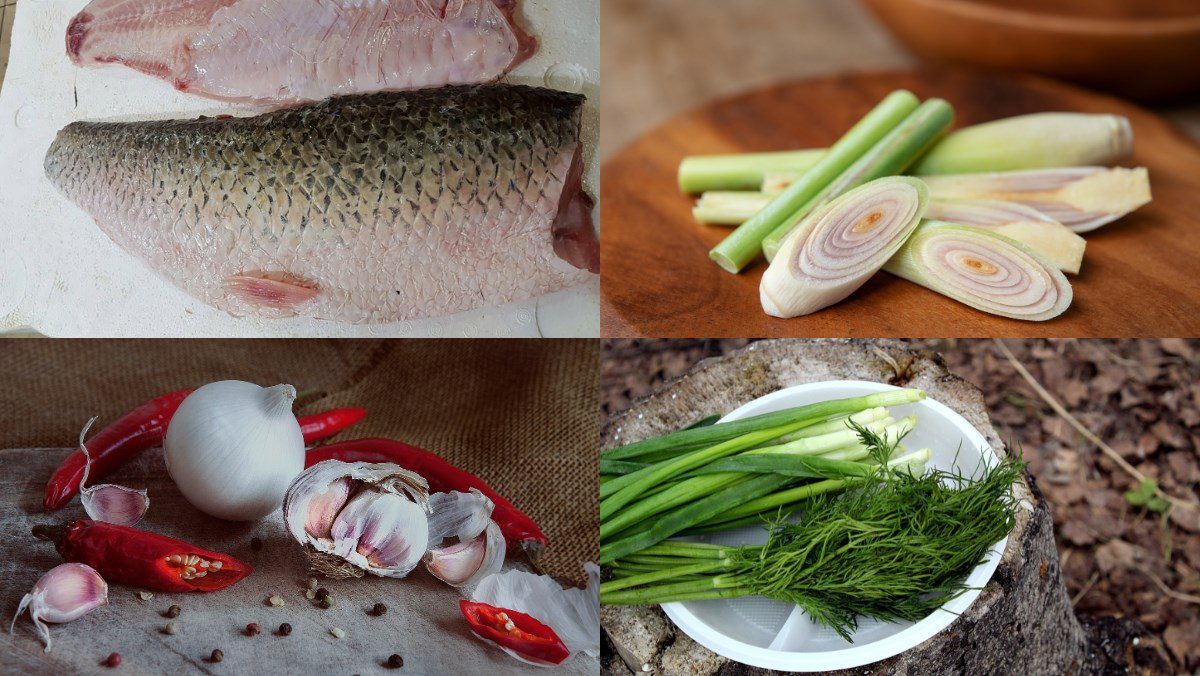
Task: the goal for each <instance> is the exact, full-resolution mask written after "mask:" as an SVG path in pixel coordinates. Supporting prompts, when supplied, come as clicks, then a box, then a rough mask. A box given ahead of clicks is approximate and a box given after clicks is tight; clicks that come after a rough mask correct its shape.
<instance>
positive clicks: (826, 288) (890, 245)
mask: <svg viewBox="0 0 1200 676" xmlns="http://www.w3.org/2000/svg"><path fill="white" fill-rule="evenodd" d="M928 204H929V191H928V189H926V187H925V184H924V183H923V182H922V181H921V180H920V179H916V178H912V177H907V176H889V177H887V178H881V179H877V180H874V181H871V182H870V183H866V184H864V185H862V186H860V187H858V188H855V189H854V190H851V191H849V192H847V193H846V194H844V195H842V196H841V197H839V198H837V199H835V200H833V201H832V202H830V203H829V204H826V205H825V206H823V207H821V208H820V209H818V210H817V211H815V212H814V213H813V214H812V215H811V216H809V217H808V218H806V219H805V220H804V221H803V222H802V223H801V224H800V225H799V226H797V227H796V229H795V230H794V231H793V232H792V233H791V234H790V235H788V237H787V239H785V240H784V241H783V244H782V245H781V247H780V249H779V253H778V254H777V255H776V256H775V258H774V260H773V261H772V262H771V265H770V267H768V268H767V271H766V273H765V274H764V275H763V278H762V283H761V284H760V285H759V298H760V300H761V302H762V307H763V311H764V312H766V313H767V314H769V315H771V316H774V317H782V318H789V317H798V316H800V315H806V314H810V313H812V312H816V311H817V310H821V309H824V308H826V307H829V306H830V305H833V304H834V303H837V302H840V301H841V300H843V299H845V298H846V297H847V296H849V295H850V294H851V293H853V292H854V291H855V290H857V289H858V288H859V287H860V286H862V285H863V283H864V282H866V281H867V279H868V278H870V277H871V275H873V274H875V273H876V272H878V271H879V269H880V268H881V267H882V266H883V264H884V263H886V262H887V261H888V259H889V258H891V257H892V256H893V254H895V253H896V251H897V250H899V249H900V247H901V246H902V245H903V244H904V242H905V240H907V239H908V237H909V235H911V234H912V232H913V231H914V230H915V229H916V227H917V225H918V224H919V223H920V221H921V215H922V214H923V213H924V211H925V208H926V207H927V206H928ZM831 253H832V255H831Z"/></svg>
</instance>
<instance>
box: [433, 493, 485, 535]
mask: <svg viewBox="0 0 1200 676" xmlns="http://www.w3.org/2000/svg"><path fill="white" fill-rule="evenodd" d="M429 508H430V509H431V510H432V512H433V513H432V514H431V515H430V516H429V544H430V545H431V546H434V547H436V546H438V545H440V544H442V541H443V540H445V539H446V538H457V539H458V540H460V541H466V540H472V539H474V538H475V537H476V536H478V535H479V534H480V533H482V532H483V531H484V529H485V528H487V525H488V524H489V523H491V520H492V508H493V505H492V501H491V500H489V499H488V497H487V496H486V495H484V494H483V493H481V492H480V491H479V490H478V489H475V488H472V489H471V491H470V492H469V493H461V492H459V491H453V492H450V493H434V494H433V495H431V496H429Z"/></svg>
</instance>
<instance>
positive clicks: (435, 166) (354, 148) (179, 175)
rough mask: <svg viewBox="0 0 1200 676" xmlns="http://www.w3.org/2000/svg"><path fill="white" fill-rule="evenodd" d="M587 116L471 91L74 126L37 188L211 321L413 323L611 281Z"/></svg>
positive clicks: (542, 100)
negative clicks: (75, 211) (207, 311)
mask: <svg viewBox="0 0 1200 676" xmlns="http://www.w3.org/2000/svg"><path fill="white" fill-rule="evenodd" d="M582 105H583V97H582V96H579V95H576V94H568V93H564V92H556V91H551V90H548V89H538V88H533V87H523V86H517V85H476V86H457V87H445V88H441V89H427V90H419V91H413V92H390V93H379V94H370V95H356V96H348V97H338V98H333V99H330V100H328V101H324V102H321V103H316V104H311V105H308V106H303V107H296V108H289V109H284V110H280V111H276V112H272V113H267V114H265V115H259V116H257V117H247V118H230V117H226V116H222V117H221V118H200V119H198V120H186V121H185V120H170V121H157V122H132V123H117V122H104V123H96V122H75V123H72V124H71V125H69V126H67V127H66V128H64V129H63V130H62V131H60V132H59V134H58V137H57V138H56V139H55V141H54V143H53V144H52V145H51V147H50V150H49V151H48V153H47V155H46V161H45V170H46V175H47V176H48V177H49V178H50V180H51V182H52V183H53V184H54V185H55V186H56V187H57V188H58V189H59V190H61V191H62V192H63V193H64V194H65V195H66V196H67V197H68V198H70V199H71V200H72V201H73V202H75V203H76V204H78V205H79V206H80V207H82V208H83V209H84V210H86V211H87V212H88V213H89V214H91V216H92V217H93V219H94V220H95V221H96V223H97V224H98V225H99V226H100V228H101V229H102V230H103V231H104V232H105V233H106V234H107V235H108V236H109V237H110V238H111V239H112V240H113V241H114V242H116V243H117V244H118V245H120V246H121V247H122V248H124V249H125V250H127V251H129V252H130V253H132V254H134V255H135V256H137V257H139V258H141V259H142V260H144V261H145V262H146V263H147V264H149V265H150V266H151V267H153V268H154V269H155V270H156V271H158V272H159V273H160V274H162V275H164V276H165V277H167V278H168V279H169V280H171V281H172V282H173V283H175V284H177V285H178V286H180V287H182V288H183V289H185V290H186V291H188V292H189V293H191V294H193V295H195V296H196V297H198V298H200V299H201V300H203V301H205V302H207V303H209V304H211V305H213V306H215V307H217V308H220V309H222V310H225V311H227V312H230V313H232V314H235V315H247V314H256V315H262V316H268V317H287V316H297V315H299V316H311V317H317V318H322V319H330V320H338V321H344V322H354V323H381V322H391V321H398V320H407V319H417V318H422V317H432V316H437V315H445V314H450V313H455V312H461V311H464V310H470V309H473V308H478V307H484V306H493V305H498V304H501V303H506V302H510V301H516V300H522V299H527V298H532V297H536V296H540V295H543V294H546V293H549V292H553V291H556V290H559V289H563V288H566V287H569V286H573V285H576V284H578V283H580V282H583V281H585V280H587V279H589V278H591V277H592V274H593V273H594V272H598V271H599V253H598V245H597V241H596V235H595V231H594V229H593V227H592V223H591V206H592V203H591V200H590V199H589V198H588V196H587V195H586V194H585V193H584V192H583V190H582V187H581V176H582V170H583V164H582V161H581V142H580V129H579V126H580V113H581V109H582Z"/></svg>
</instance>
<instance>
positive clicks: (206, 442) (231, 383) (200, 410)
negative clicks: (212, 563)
mask: <svg viewBox="0 0 1200 676" xmlns="http://www.w3.org/2000/svg"><path fill="white" fill-rule="evenodd" d="M295 399H296V388H294V387H292V386H291V385H276V386H274V387H266V388H264V387H259V386H258V385H255V384H253V383H246V382H242V381H238V380H223V381H220V382H216V383H209V384H208V385H205V386H203V387H201V388H200V389H198V390H196V391H195V392H193V393H191V394H190V395H189V396H188V398H187V399H184V400H183V403H182V404H180V406H179V410H178V411H176V412H175V415H174V417H172V418H171V424H170V426H169V427H168V428H167V437H166V441H165V443H164V444H163V450H164V455H165V457H166V461H167V472H169V473H170V475H171V478H172V479H174V480H175V485H177V486H179V490H180V492H182V493H183V496H184V497H185V498H187V500H188V502H190V503H192V505H193V506H195V507H196V508H197V509H199V510H200V511H202V512H204V513H206V514H210V515H212V516H215V517H218V518H221V519H229V520H230V521H250V520H254V519H260V518H262V517H264V516H266V515H268V514H270V513H271V512H274V511H275V510H276V509H278V508H279V506H280V504H282V502H283V495H284V493H285V492H286V491H287V489H288V486H289V485H290V484H291V483H292V479H294V478H295V477H296V475H298V474H300V472H301V471H302V470H303V469H304V437H303V435H302V434H301V433H300V424H299V423H298V422H296V416H295V415H293V414H292V402H293V401H295Z"/></svg>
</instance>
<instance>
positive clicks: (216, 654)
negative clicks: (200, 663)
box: [208, 648, 225, 662]
mask: <svg viewBox="0 0 1200 676" xmlns="http://www.w3.org/2000/svg"><path fill="white" fill-rule="evenodd" d="M223 659H225V653H223V652H221V649H220V648H213V651H212V655H211V656H210V657H209V658H208V661H209V662H220V661H221V660H223Z"/></svg>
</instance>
